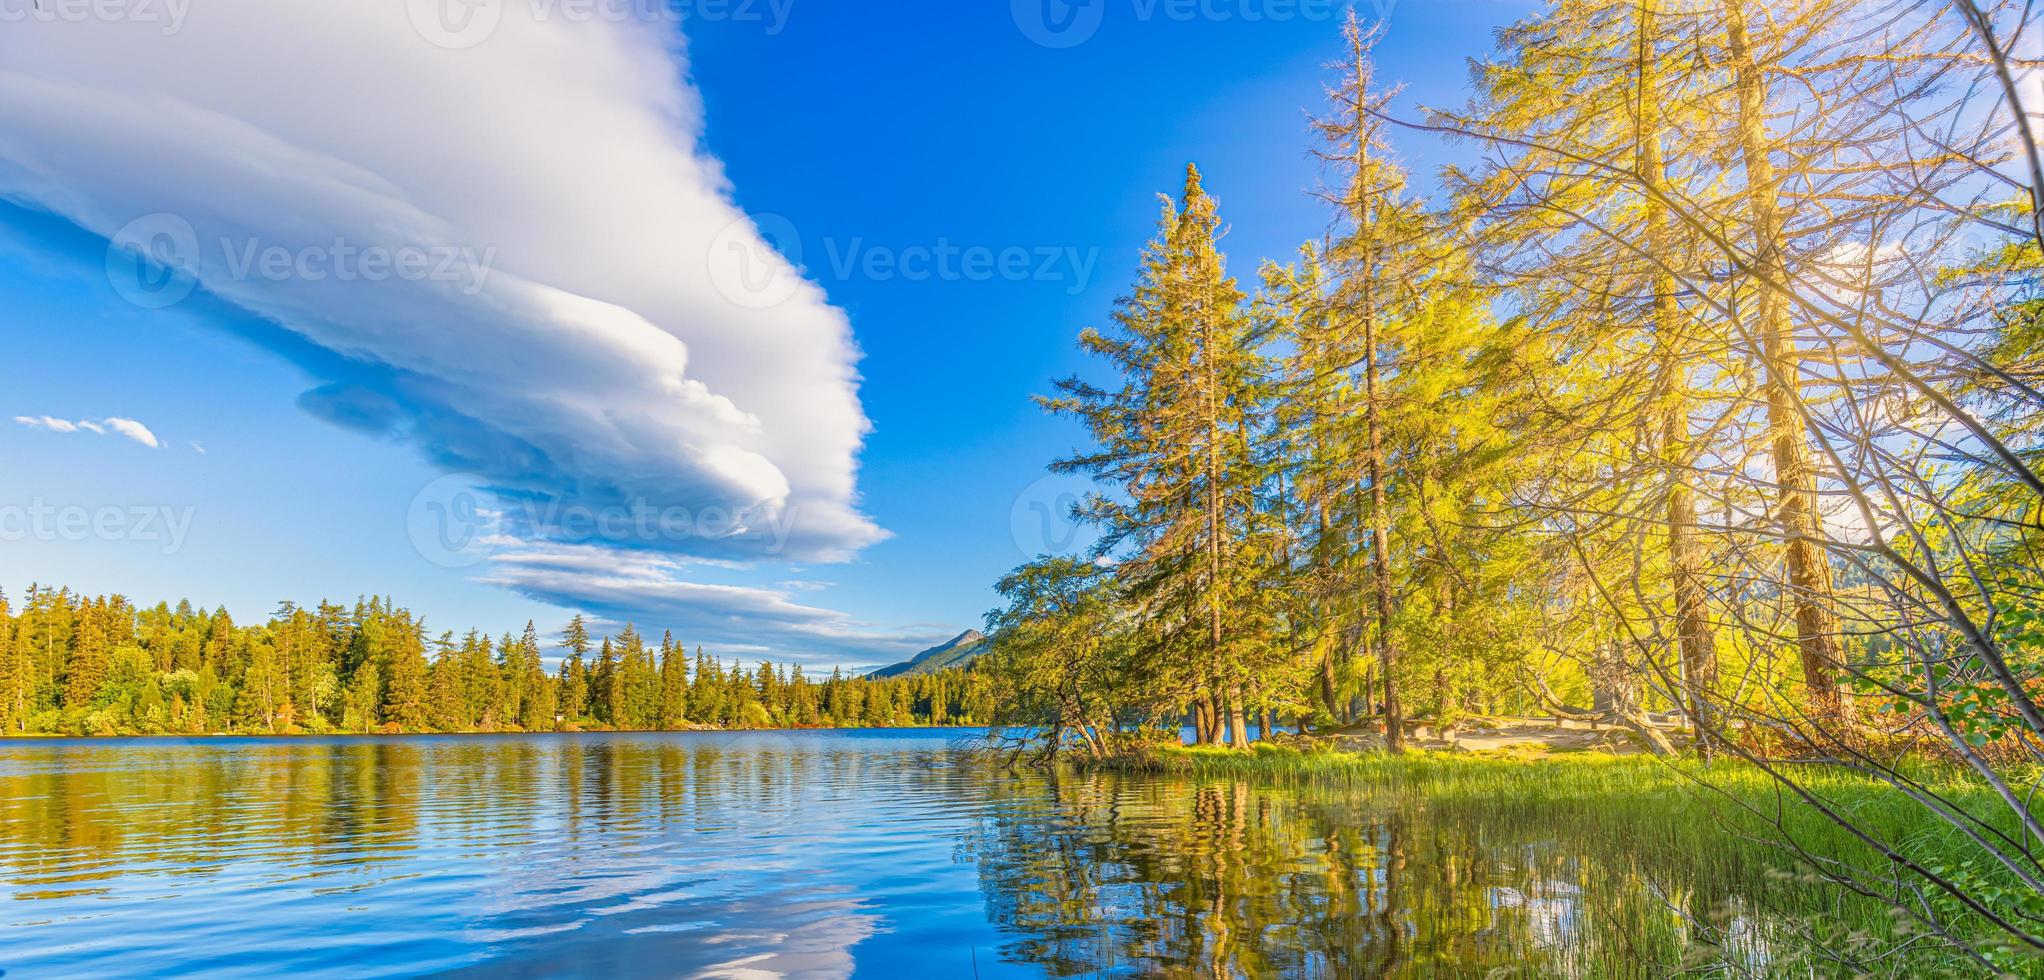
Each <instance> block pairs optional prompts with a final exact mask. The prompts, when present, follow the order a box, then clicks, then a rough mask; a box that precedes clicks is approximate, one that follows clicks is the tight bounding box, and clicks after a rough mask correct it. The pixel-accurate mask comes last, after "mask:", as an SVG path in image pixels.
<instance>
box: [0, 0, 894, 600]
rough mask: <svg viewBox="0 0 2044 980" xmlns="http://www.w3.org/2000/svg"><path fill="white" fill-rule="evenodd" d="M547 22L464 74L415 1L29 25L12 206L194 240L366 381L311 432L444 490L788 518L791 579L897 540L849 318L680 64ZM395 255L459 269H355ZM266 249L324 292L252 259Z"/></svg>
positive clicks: (604, 33)
mask: <svg viewBox="0 0 2044 980" xmlns="http://www.w3.org/2000/svg"><path fill="white" fill-rule="evenodd" d="M540 9H541V8H540V7H538V6H535V5H528V4H504V5H502V11H501V13H502V19H501V22H500V23H498V24H497V26H496V29H495V31H494V33H493V34H492V35H491V36H490V37H489V38H488V39H487V41H485V42H484V43H481V44H479V45H477V46H475V47H473V48H469V49H467V50H459V51H450V50H446V49H443V48H440V47H436V46H435V45H433V44H431V43H428V42H427V41H426V40H425V39H423V38H422V37H421V36H420V35H419V34H418V33H417V32H416V31H415V30H414V28H413V26H412V24H411V19H410V17H409V16H408V13H407V8H406V5H405V4H402V3H399V4H380V5H370V6H368V7H365V6H362V5H359V4H300V3H277V2H275V0H217V2H215V3H211V4H209V5H207V6H206V8H205V9H204V10H203V11H198V12H196V13H198V14H199V16H193V17H191V18H189V19H188V20H186V21H185V22H183V23H182V24H181V25H180V27H179V29H177V30H176V31H174V32H171V33H170V34H169V36H166V32H165V31H164V30H163V29H162V25H160V24H155V23H128V22H118V21H116V22H98V21H93V22H81V23H63V24H38V23H24V24H21V25H16V27H17V28H18V29H13V30H8V31H5V32H0V66H5V68H4V69H0V195H5V196H7V197H10V198H12V199H15V200H18V201H22V202H26V203H29V204H31V205H33V206H37V207H40V208H44V209H47V210H50V211H52V212H55V213H57V214H60V215H62V216H64V217H66V218H68V219H70V220H72V221H74V222H76V223H77V224H78V225H80V226H81V227H84V228H86V229H88V230H90V231H93V232H96V233H98V234H100V235H103V236H107V237H110V238H111V237H115V236H117V235H118V234H119V232H120V230H121V229H122V228H123V227H125V226H128V225H129V224H130V223H131V222H134V221H135V220H137V219H138V218H142V217H144V216H148V215H152V214H157V213H168V214H171V215H176V216H177V218H178V219H179V220H181V221H182V222H186V223H188V224H189V226H190V229H191V236H190V238H191V243H192V244H191V245H190V247H188V248H185V247H179V248H178V250H177V251H176V253H175V258H176V261H175V264H177V265H179V266H180V267H183V268H187V269H189V270H190V271H192V272H193V273H194V274H195V275H196V277H197V279H198V281H199V283H200V284H201V285H203V286H204V287H205V289H206V290H207V291H209V292H211V293H212V294H214V295H216V296H218V297H220V298H222V299H224V300H227V301H228V302H230V303H232V304H235V305H237V306H239V307H242V308H244V309H246V310H249V311H251V312H253V313H255V314H258V315H260V316H261V317H264V318H267V319H270V320H273V321H275V322H277V323H279V324H282V325H283V326H284V327H285V328H286V329H288V330H289V331H291V332H293V333H295V334H296V335H297V336H298V337H299V338H302V339H303V340H304V341H309V342H310V343H311V344H312V345H315V349H322V350H324V351H325V352H329V353H331V354H332V355H335V356H334V357H333V358H332V361H333V362H334V363H335V364H343V365H348V366H349V367H348V368H347V369H346V370H343V369H341V368H335V369H334V370H333V372H332V373H331V374H330V375H328V376H326V377H324V378H323V381H324V382H325V383H323V384H322V385H321V386H320V387H318V388H316V389H315V390H313V391H310V392H307V393H306V395H305V396H304V398H302V399H301V405H302V406H303V407H305V408H306V409H307V410H308V411H311V412H313V413H315V414H317V415H319V416H321V417H323V418H326V419H328V420H330V421H333V422H335V423H336V424H343V425H348V426H351V427H354V428H358V429H362V430H365V431H371V432H374V433H377V434H379V435H382V436H386V437H389V438H394V439H398V440H401V441H403V442H405V443H407V444H409V445H412V446H414V447H415V448H416V449H417V450H418V451H419V452H420V453H421V454H422V455H424V456H425V457H426V458H428V459H429V460H430V461H432V462H433V463H434V464H436V465H438V466H440V467H442V468H444V469H446V470H449V471H471V472H475V473H478V474H481V475H482V476H483V477H484V478H485V480H486V481H487V482H488V484H489V485H490V486H492V487H494V488H497V489H500V490H505V491H512V492H516V493H518V494H540V495H548V496H554V497H558V498H560V499H563V500H567V501H571V502H575V503H582V504H589V505H593V506H613V505H615V504H617V503H619V502H632V501H642V502H645V503H648V504H650V505H652V506H655V507H690V508H702V507H706V506H717V507H728V508H731V509H733V510H747V511H751V512H756V513H767V514H770V515H776V514H777V515H784V516H785V517H787V518H788V519H790V527H791V534H790V536H789V538H788V540H787V542H786V544H785V552H784V554H785V555H786V556H787V557H789V558H795V559H815V560H828V559H843V558H846V557H849V556H850V555H851V554H852V553H854V552H856V551H857V550H858V549H859V548H861V547H863V546H864V545H867V544H869V543H872V542H873V541H876V540H878V539H879V538H881V537H882V536H883V533H882V532H881V531H880V530H879V529H878V528H877V527H875V526H874V525H873V523H872V522H871V521H870V520H868V519H867V518H866V517H865V516H864V515H862V514H861V513H860V512H859V510H858V503H857V499H856V490H855V478H856V469H857V454H858V452H859V450H860V448H861V444H862V441H863V438H864V434H865V432H866V429H867V422H866V419H865V417H864V414H863V413H862V411H861V409H860V406H859V402H858V396H857V374H856V370H855V363H856V361H857V356H858V355H857V351H856V349H855V347H854V344H853V340H852V337H851V331H850V327H849V323H848V322H847V320H846V318H845V316H844V314H843V313H842V312H841V311H839V310H838V309H836V308H834V307H832V306H831V305H830V304H829V303H828V301H827V299H826V297H825V296H824V294H823V293H822V291H821V290H820V289H818V288H817V287H815V286H814V285H813V284H810V283H808V282H806V281H802V280H801V279H799V277H797V276H796V275H795V273H794V272H793V271H792V269H791V268H790V267H789V266H788V264H787V263H786V262H785V261H784V260H782V259H781V258H780V257H779V256H778V255H777V254H776V253H774V252H773V251H772V250H771V249H769V248H766V247H764V246H762V245H761V244H760V243H761V236H760V235H759V234H758V232H757V230H756V228H754V226H753V224H752V223H751V221H750V220H749V219H747V218H746V216H745V215H744V214H743V213H742V212H741V211H740V210H739V209H738V208H737V207H736V206H735V205H734V204H733V203H732V201H731V191H730V187H729V186H728V184H727V181H726V179H725V177H724V175H723V173H722V170H721V168H720V166H719V165H718V163H717V161H716V160H715V159H713V158H711V157H709V156H707V155H706V154H705V153H704V151H703V148H702V145H701V144H702V140H701V135H702V108H701V104H700V101H699V99H698V98H697V96H696V93H695V92H694V91H693V90H691V89H690V88H689V87H688V86H687V84H686V82H685V79H686V78H687V77H688V71H689V66H688V63H687V58H686V56H685V53H684V51H683V50H682V42H681V39H680V37H679V36H677V34H676V33H675V32H674V30H673V27H672V25H671V24H668V23H664V22H662V23H651V24H648V23H635V22H631V21H617V20H611V19H606V18H594V19H590V20H587V21H577V20H574V19H571V18H565V17H553V18H547V19H540V18H538V17H536V16H535V14H536V12H537V11H539V10H540ZM251 79H267V80H270V81H268V82H265V83H263V84H251V82H250V80H251ZM141 148H146V150H145V149H141ZM172 241H173V244H176V242H175V239H174V236H173V239H172ZM371 249H383V250H387V251H388V252H392V253H399V254H403V253H405V252H407V251H408V250H409V251H410V252H413V253H424V254H428V255H431V256H439V257H444V258H447V259H449V261H450V262H452V263H453V264H455V265H456V266H459V267H460V268H457V269H456V270H455V271H456V272H459V273H460V274H459V275H455V276H451V277H449V278H426V279H421V278H416V277H414V278H409V279H407V278H401V277H394V276H390V275H385V276H383V277H381V278H377V277H374V276H371V275H370V274H369V273H368V271H367V266H366V265H361V264H359V263H358V265H357V268H358V269H359V270H360V271H359V272H358V274H356V275H352V276H344V275H341V274H338V272H339V270H341V269H342V268H344V267H347V266H348V265H349V260H348V259H346V258H344V256H343V255H342V253H343V252H344V251H346V252H349V253H353V254H355V255H356V256H357V257H358V258H359V256H360V254H361V253H363V252H364V251H367V250H371ZM271 250H275V251H279V252H280V253H281V254H283V255H285V256H287V257H293V258H304V257H306V256H310V257H311V258H312V259H313V262H312V266H311V268H312V269H313V271H314V273H319V272H320V271H321V270H325V274H323V275H320V274H302V273H301V272H300V271H294V270H299V269H301V268H302V266H300V265H297V264H293V265H291V267H290V269H287V270H286V271H285V272H284V273H283V274H280V275H279V274H272V273H270V272H266V271H264V267H263V266H262V265H261V264H260V263H252V262H251V257H252V256H255V255H258V254H261V253H264V252H267V251H271ZM187 253H189V254H187ZM734 263H735V265H734ZM720 273H721V275H720ZM756 281H768V282H770V283H771V284H772V285H771V286H770V287H769V288H768V289H767V293H768V294H769V296H768V298H769V299H772V300H774V302H761V301H758V300H759V298H760V294H759V293H758V292H756V291H755V292H747V289H748V288H749V287H748V285H747V284H748V283H754V282H756ZM720 287H723V288H720ZM734 289H735V290H736V292H734ZM281 346H282V345H281V344H280V347H281ZM106 424H108V425H113V426H115V427H116V428H117V430H118V431H120V432H122V434H124V435H128V436H129V437H130V438H136V439H138V441H143V440H142V434H141V433H146V429H145V430H141V433H138V432H131V431H129V430H128V429H126V428H121V427H119V426H118V425H117V424H116V422H115V421H113V420H109V422H107V423H106ZM148 441H150V442H152V443H153V441H154V436H153V435H151V436H149V437H148ZM674 547H675V549H676V550H686V551H692V552H693V553H697V554H705V555H713V556H719V557H725V558H737V559H750V558H756V557H759V556H760V555H761V554H763V553H764V548H763V546H762V545H761V543H760V542H759V540H758V539H756V538H746V537H732V538H727V539H723V540H721V541H713V540H707V539H702V538H694V539H689V540H688V541H687V542H685V543H678V544H676V545H674Z"/></svg>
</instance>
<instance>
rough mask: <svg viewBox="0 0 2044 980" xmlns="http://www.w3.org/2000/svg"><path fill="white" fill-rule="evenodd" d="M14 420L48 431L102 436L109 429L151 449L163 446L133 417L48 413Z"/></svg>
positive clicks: (146, 427)
mask: <svg viewBox="0 0 2044 980" xmlns="http://www.w3.org/2000/svg"><path fill="white" fill-rule="evenodd" d="M14 421H15V422H16V423H18V424H20V425H25V426H28V427H29V428H31V429H43V430H45V431H48V432H64V433H75V432H90V433H93V434H94V435H102V436H103V435H106V434H107V433H108V431H109V430H111V431H112V432H114V433H117V434H119V435H121V436H125V437H127V438H129V439H133V440H134V441H136V442H139V443H141V444H142V445H145V446H148V447H149V448H151V449H160V448H162V446H163V443H162V442H161V441H160V440H158V439H157V438H156V433H154V432H151V431H149V427H148V426H146V425H143V424H142V423H140V422H137V421H135V420H134V419H124V418H110V419H102V420H101V421H99V422H93V421H90V420H88V419H79V420H77V421H72V420H70V419H60V418H52V417H50V416H48V415H17V416H15V417H14Z"/></svg>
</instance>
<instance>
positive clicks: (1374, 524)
mask: <svg viewBox="0 0 2044 980" xmlns="http://www.w3.org/2000/svg"><path fill="white" fill-rule="evenodd" d="M1351 43H1352V44H1353V45H1354V48H1355V50H1354V56H1355V72H1356V123H1355V125H1356V130H1355V134H1356V144H1355V145H1356V188H1355V198H1356V199H1355V202H1354V208H1355V215H1356V231H1357V240H1358V244H1359V245H1360V246H1361V252H1362V255H1361V256H1360V257H1361V260H1362V265H1361V271H1362V281H1361V282H1360V283H1358V286H1359V287H1360V288H1361V290H1362V297H1361V298H1362V303H1361V307H1362V309H1361V312H1362V321H1363V389H1364V391H1363V398H1364V401H1363V417H1364V428H1365V429H1366V430H1367V432H1368V446H1367V448H1366V450H1365V451H1366V453H1367V458H1366V460H1365V463H1366V465H1367V467H1368V470H1369V479H1370V570H1371V577H1370V584H1371V592H1372V593H1373V598H1374V600H1375V605H1376V613H1377V642H1376V647H1377V665H1378V666H1379V667H1380V668H1382V669H1383V672H1384V745H1385V747H1386V748H1388V749H1390V750H1391V751H1393V752H1403V751H1405V732H1404V728H1403V722H1404V718H1403V716H1402V712H1400V710H1399V704H1398V679H1397V676H1396V668H1397V665H1398V655H1397V653H1396V651H1394V650H1393V649H1392V646H1391V555H1390V551H1389V547H1390V546H1389V542H1390V539H1391V531H1390V523H1389V519H1388V517H1387V515H1386V513H1385V511H1386V507H1387V505H1386V502H1385V496H1384V441H1383V440H1384V435H1383V431H1382V430H1383V420H1382V419H1381V418H1380V417H1379V416H1380V415H1381V406H1380V405H1379V404H1378V391H1377V389H1378V383H1379V377H1378V376H1379V373H1380V370H1379V367H1380V366H1379V364H1378V363H1377V362H1378V359H1379V357H1378V355H1379V354H1380V351H1379V350H1378V338H1377V310H1376V302H1377V297H1376V276H1377V254H1376V253H1377V248H1376V241H1375V239H1374V237H1373V235H1374V231H1373V230H1372V229H1371V227H1370V221H1371V217H1370V204H1371V201H1370V195H1371V193H1372V192H1373V188H1370V187H1366V186H1364V182H1365V181H1366V180H1367V179H1368V174H1369V172H1370V136H1371V133H1372V132H1373V131H1374V127H1375V122H1374V121H1373V120H1372V119H1371V118H1370V114H1369V94H1368V93H1369V85H1370V78H1369V62H1368V60H1367V59H1366V58H1365V53H1364V51H1363V41H1362V37H1361V35H1356V36H1355V37H1354V38H1352V40H1351Z"/></svg>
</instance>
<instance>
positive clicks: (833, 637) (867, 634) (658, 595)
mask: <svg viewBox="0 0 2044 980" xmlns="http://www.w3.org/2000/svg"><path fill="white" fill-rule="evenodd" d="M690 573H691V568H690V567H689V565H688V564H687V563H685V562H683V561H679V560H676V559H673V558H667V557H662V556H659V555H650V554H629V553H625V554H621V553H618V552H614V551H610V550H607V549H601V548H594V547H587V546H573V545H556V546H550V547H545V548H535V549H532V550H528V551H517V552H506V553H503V554H499V555H496V556H495V557H494V558H493V559H492V564H491V566H490V568H489V570H488V572H487V573H486V574H485V581H489V582H491V583H493V584H495V585H500V586H503V587H504V588H508V589H511V590H513V591H515V592H517V593H519V594H520V595H523V596H526V597H527V598H530V599H533V600H536V601H539V602H545V603H548V604H550V605H556V606H561V607H564V608H569V609H577V610H582V611H584V612H588V613H591V614H594V615H596V616H599V617H601V618H602V619H604V620H605V621H607V622H611V623H619V622H627V621H629V622H633V623H635V624H636V625H637V626H638V627H639V629H640V630H641V631H642V632H647V631H652V630H667V629H672V630H674V631H675V637H676V638H677V639H678V640H680V641H682V642H683V643H686V644H688V645H690V646H694V645H696V644H707V645H708V647H709V649H711V650H712V651H717V652H719V653H721V654H729V653H732V652H734V651H741V650H749V651H754V652H757V653H758V654H759V655H761V656H764V657H768V658H771V659H773V660H775V661H781V662H790V663H804V664H813V665H833V664H842V665H846V666H852V665H877V664H887V663H893V662H896V661H899V660H903V659H906V658H907V657H908V656H909V655H911V654H914V653H915V652H917V651H919V650H923V649H926V648H928V647H931V646H935V645H936V644H938V643H942V642H943V641H944V640H946V639H949V638H950V637H951V636H952V635H954V634H956V633H957V632H958V630H957V628H956V627H946V626H934V625H933V626H929V627H922V628H909V629H893V628H886V627H881V626H876V625H873V624H869V623H861V622H859V621H857V620H856V619H854V618H853V617H851V616H849V615H847V614H845V613H842V612H838V611H836V610H832V609H826V608H822V607H820V606H814V605H807V604H805V603H802V602H798V601H796V599H795V593H796V592H797V591H800V590H799V589H796V588H791V587H789V586H788V584H787V583H783V584H781V585H779V586H776V587H774V588H759V587H753V586H746V585H728V584H713V583H705V582H700V581H692V580H691V578H690Z"/></svg>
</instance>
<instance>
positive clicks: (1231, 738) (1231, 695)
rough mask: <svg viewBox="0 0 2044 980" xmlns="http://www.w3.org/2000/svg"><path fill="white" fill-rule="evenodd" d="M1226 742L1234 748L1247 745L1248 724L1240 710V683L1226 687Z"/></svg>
mask: <svg viewBox="0 0 2044 980" xmlns="http://www.w3.org/2000/svg"><path fill="white" fill-rule="evenodd" d="M1228 742H1229V744H1230V745H1232V746H1233V747H1235V748H1238V749H1246V748H1248V747H1249V725H1248V723H1247V719H1246V718H1245V717H1244V712H1243V710H1242V685H1240V684H1237V685H1235V686H1234V687H1232V688H1229V689H1228Z"/></svg>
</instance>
